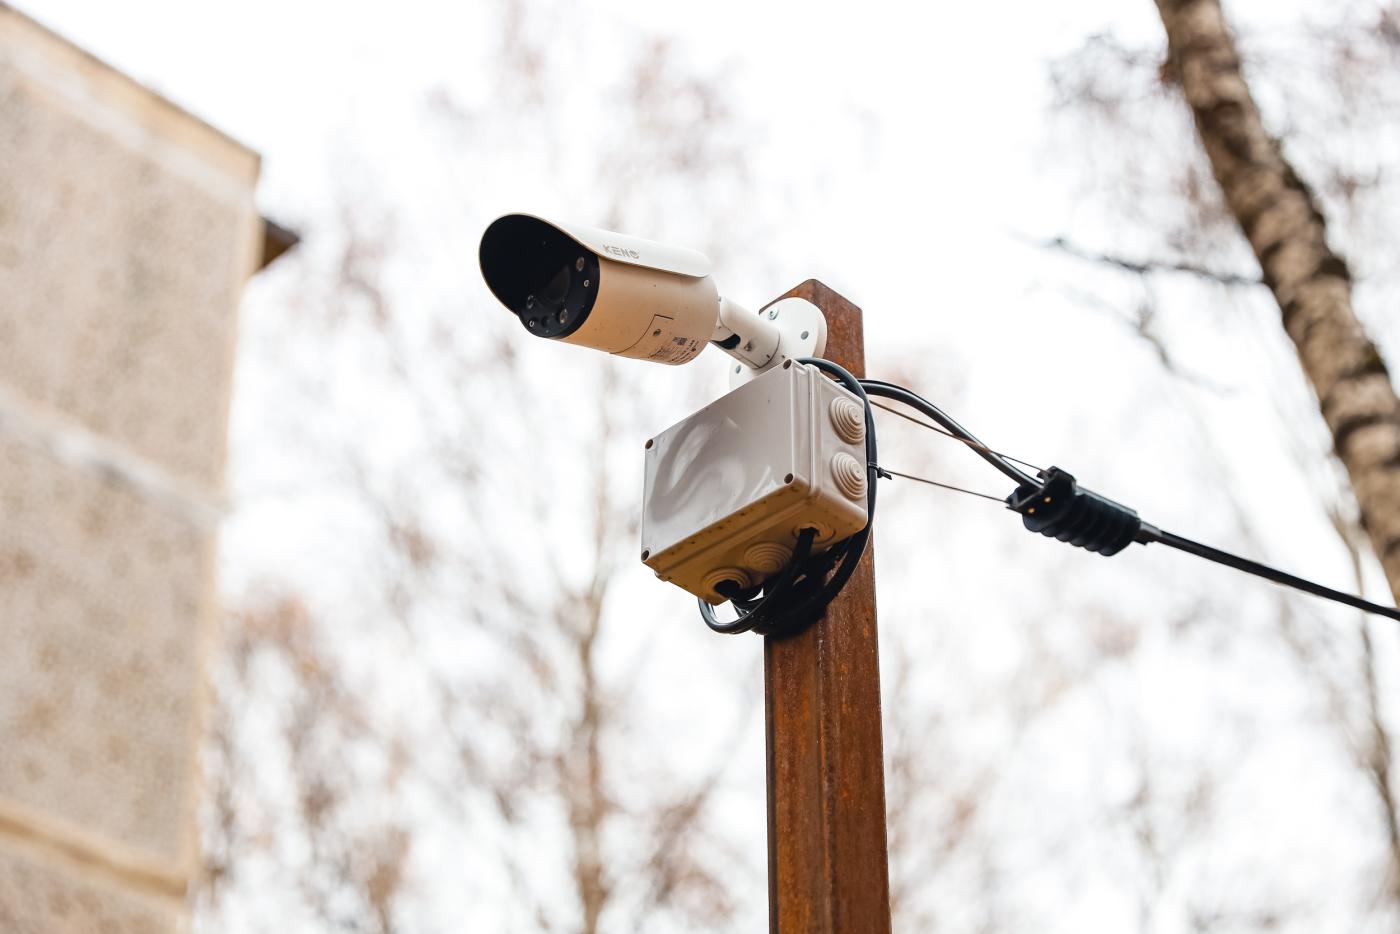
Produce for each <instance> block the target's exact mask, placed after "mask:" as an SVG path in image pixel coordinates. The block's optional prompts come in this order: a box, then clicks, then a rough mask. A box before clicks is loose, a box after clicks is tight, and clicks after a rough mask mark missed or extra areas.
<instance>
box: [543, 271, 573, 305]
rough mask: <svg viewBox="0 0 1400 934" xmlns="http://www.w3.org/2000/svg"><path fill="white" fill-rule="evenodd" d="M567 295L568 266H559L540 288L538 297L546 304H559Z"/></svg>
mask: <svg viewBox="0 0 1400 934" xmlns="http://www.w3.org/2000/svg"><path fill="white" fill-rule="evenodd" d="M568 295H569V267H568V266H564V267H561V268H560V270H559V271H558V272H557V273H555V274H554V278H553V279H550V280H549V283H548V284H547V285H546V286H545V287H544V289H543V290H542V292H541V294H540V297H541V298H542V299H543V300H544V303H545V304H546V305H554V306H556V307H557V306H559V305H561V304H563V302H564V299H565V298H567V297H568Z"/></svg>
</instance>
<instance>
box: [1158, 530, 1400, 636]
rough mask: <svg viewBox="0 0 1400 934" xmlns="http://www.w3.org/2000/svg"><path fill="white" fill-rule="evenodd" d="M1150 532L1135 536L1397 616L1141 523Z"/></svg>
mask: <svg viewBox="0 0 1400 934" xmlns="http://www.w3.org/2000/svg"><path fill="white" fill-rule="evenodd" d="M1141 534H1149V535H1152V537H1151V538H1143V537H1141V535H1140V537H1139V538H1138V541H1140V542H1143V543H1144V544H1146V543H1147V542H1149V541H1151V542H1161V543H1162V544H1163V545H1167V546H1169V547H1172V548H1175V549H1177V550H1179V551H1184V552H1186V553H1187V554H1188V555H1195V556H1196V557H1198V558H1205V559H1206V560H1207V561H1214V562H1215V563H1216V564H1223V565H1225V566H1226V567H1227V568H1234V569H1235V570H1236V571H1244V572H1245V573H1246V574H1253V575H1254V576H1255V577H1262V578H1264V579H1265V580H1269V581H1273V582H1274V583H1275V584H1283V585H1284V586H1285V587H1292V588H1293V589H1295V590H1301V591H1303V592H1304V593H1310V594H1312V595H1313V596H1315V597H1322V598H1323V599H1325V600H1334V601H1336V602H1337V603H1344V604H1346V605H1347V606H1350V607H1355V608H1356V609H1358V610H1365V611H1366V612H1367V613H1375V614H1376V615H1378V616H1385V617H1389V618H1390V619H1395V620H1400V610H1397V609H1394V608H1393V607H1388V606H1381V605H1380V604H1379V603H1372V602H1371V601H1369V600H1363V599H1361V598H1360V597H1357V596H1353V595H1352V594H1349V593H1343V592H1342V591H1340V590H1333V589H1332V588H1331V587H1324V586H1322V585H1321V584H1315V583H1313V582H1312V581H1310V580H1304V579H1303V578H1301V577H1295V576H1294V575H1292V574H1289V573H1287V572H1285V571H1280V570H1278V569H1277V568H1271V567H1269V566H1268V565H1267V564H1260V563H1259V562H1258V561H1251V560H1249V559H1248V558H1241V557H1240V556H1239V555H1232V554H1230V553H1229V552H1228V551H1221V550H1220V549H1219V548H1212V547H1211V546H1209V545H1202V544H1201V543H1200V542H1193V541H1191V539H1189V538H1182V537H1181V536H1180V535H1177V534H1175V533H1172V532H1164V531H1162V530H1161V529H1154V528H1152V527H1151V526H1144V528H1143V533H1141Z"/></svg>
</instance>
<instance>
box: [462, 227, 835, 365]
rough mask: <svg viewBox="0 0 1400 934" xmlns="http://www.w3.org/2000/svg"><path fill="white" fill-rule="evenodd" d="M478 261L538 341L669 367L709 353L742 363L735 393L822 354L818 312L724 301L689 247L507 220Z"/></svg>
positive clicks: (789, 303)
mask: <svg viewBox="0 0 1400 934" xmlns="http://www.w3.org/2000/svg"><path fill="white" fill-rule="evenodd" d="M479 254H480V261H481V273H482V277H483V278H484V279H485V280H486V285H487V287H488V288H490V290H491V292H492V294H494V295H495V296H496V298H497V299H498V300H499V301H500V302H501V304H503V305H505V306H506V308H507V309H508V310H509V311H510V312H511V313H512V314H514V315H515V316H516V318H517V319H518V320H519V321H520V323H521V325H522V326H523V327H524V328H525V329H526V330H527V331H529V332H530V333H531V334H534V335H535V336H537V337H545V338H549V339H551V340H558V341H563V342H564V343H567V344H580V345H582V346H584V347H592V348H594V349H596V350H602V351H605V352H607V353H611V354H617V355H618V356H622V357H632V358H635V359H639V360H651V361H654V362H656V363H667V364H673V365H675V364H681V363H688V362H689V361H691V360H693V359H694V358H695V357H697V356H699V354H700V352H701V351H702V350H704V349H705V345H706V344H707V343H714V344H715V345H716V346H718V347H720V348H721V349H722V350H724V351H725V352H726V353H728V354H729V355H731V356H732V357H734V358H735V359H736V360H737V361H738V363H737V364H736V367H735V368H733V369H732V371H731V373H730V383H731V385H738V384H740V383H742V382H746V381H747V380H748V379H751V378H752V377H753V375H755V374H757V373H758V372H762V371H764V370H766V369H768V368H770V367H772V366H774V365H777V364H779V363H781V362H783V361H784V360H787V359H795V358H799V357H805V356H820V355H821V354H822V352H823V351H824V350H825V346H826V320H825V318H824V317H823V316H822V314H821V312H820V311H819V310H818V309H817V308H816V306H814V305H811V303H809V302H804V301H803V300H801V299H786V300H784V302H782V303H781V304H782V305H783V306H784V309H783V311H784V315H785V317H784V316H780V314H779V313H778V312H777V311H773V310H771V309H768V310H766V312H767V313H765V314H758V315H755V314H753V313H752V312H750V311H747V310H746V309H744V308H742V307H741V306H739V305H737V304H735V303H734V302H731V301H729V300H728V299H725V298H723V297H721V296H720V293H719V289H718V287H717V286H716V285H715V281H714V278H713V277H712V275H711V263H710V260H709V258H708V257H706V256H705V255H704V254H703V253H699V252H697V251H695V250H690V249H686V248H685V247H677V246H671V245H669V244H664V243H657V242H656V241H654V240H646V239H643V238H641V237H631V236H628V235H626V234H619V233H614V232H612V231H607V230H599V229H596V228H593V227H585V226H582V225H578V224H564V223H559V222H555V221H548V220H545V219H544V218H541V217H537V216H534V215H531V214H507V215H505V216H503V217H500V218H497V219H496V220H495V221H493V222H492V223H491V224H490V225H489V226H488V227H487V228H486V232H485V233H484V234H482V237H481V248H480V251H479ZM794 303H801V304H802V305H804V306H806V307H805V308H800V309H799V308H795V307H793V305H794Z"/></svg>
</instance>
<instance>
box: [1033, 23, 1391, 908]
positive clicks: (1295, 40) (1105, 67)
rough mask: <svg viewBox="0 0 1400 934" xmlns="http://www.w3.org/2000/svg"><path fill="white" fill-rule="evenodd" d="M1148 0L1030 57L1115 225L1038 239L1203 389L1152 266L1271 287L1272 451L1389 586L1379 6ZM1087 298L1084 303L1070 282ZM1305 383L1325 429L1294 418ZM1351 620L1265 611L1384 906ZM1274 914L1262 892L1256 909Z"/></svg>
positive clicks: (1369, 724)
mask: <svg viewBox="0 0 1400 934" xmlns="http://www.w3.org/2000/svg"><path fill="white" fill-rule="evenodd" d="M1157 5H1158V9H1159V12H1160V14H1161V19H1162V22H1163V25H1164V26H1165V32H1166V38H1167V45H1166V48H1165V49H1161V48H1139V47H1135V46H1133V45H1130V44H1126V43H1123V42H1121V41H1120V40H1118V39H1117V38H1115V37H1114V36H1112V35H1108V34H1105V35H1098V36H1095V37H1093V38H1092V39H1091V40H1090V41H1088V42H1087V43H1086V44H1085V46H1084V47H1083V48H1082V49H1080V50H1079V51H1078V52H1077V53H1075V54H1073V55H1071V56H1069V57H1067V58H1065V59H1064V60H1061V61H1060V62H1058V63H1056V65H1055V66H1054V68H1053V69H1052V78H1053V82H1054V85H1055V88H1056V92H1057V102H1058V106H1059V107H1060V109H1061V112H1062V115H1063V120H1064V123H1065V125H1066V126H1070V127H1073V128H1074V132H1084V133H1086V134H1088V135H1089V137H1090V138H1091V139H1092V140H1093V141H1094V143H1093V144H1092V145H1090V146H1087V147H1084V148H1082V149H1079V150H1077V151H1078V152H1080V153H1081V154H1082V155H1083V157H1084V158H1086V159H1087V160H1089V162H1088V168H1089V173H1088V174H1086V175H1084V176H1083V179H1084V184H1085V186H1086V190H1087V191H1088V192H1090V193H1091V194H1092V195H1093V197H1094V200H1095V201H1096V202H1097V203H1098V205H1099V206H1100V209H1101V210H1104V211H1105V212H1106V216H1107V217H1108V218H1110V220H1109V223H1111V224H1114V226H1115V227H1116V228H1117V229H1118V230H1119V231H1120V232H1121V236H1120V237H1119V240H1118V243H1119V244H1120V246H1118V247H1117V248H1115V249H1112V250H1109V249H1100V248H1097V247H1094V246H1087V245H1085V244H1084V243H1083V241H1080V240H1076V239H1074V238H1072V237H1069V236H1066V235H1065V234H1063V233H1058V234H1056V235H1054V236H1052V237H1049V238H1046V239H1045V240H1044V241H1042V242H1043V244H1044V245H1045V246H1048V247H1050V248H1051V249H1053V250H1055V251H1056V252H1058V253H1060V254H1062V255H1066V256H1068V257H1070V259H1071V261H1073V262H1078V263H1082V262H1088V263H1090V264H1092V265H1095V266H1098V267H1099V268H1101V269H1103V270H1105V271H1106V273H1105V274H1106V275H1108V276H1109V277H1113V276H1117V277H1120V278H1123V279H1126V281H1128V282H1129V283H1132V284H1133V285H1135V287H1136V288H1137V289H1138V290H1139V291H1138V294H1139V296H1140V299H1139V300H1138V301H1137V302H1136V305H1137V311H1136V312H1135V313H1133V314H1132V315H1130V316H1129V320H1128V323H1129V325H1130V326H1131V327H1132V328H1133V329H1134V330H1135V331H1136V332H1137V334H1138V335H1139V336H1140V337H1141V338H1143V339H1144V340H1145V341H1147V342H1148V344H1149V345H1150V346H1152V347H1153V349H1154V353H1155V354H1156V355H1157V357H1158V359H1159V361H1160V362H1161V363H1162V364H1163V366H1164V367H1165V368H1166V369H1167V370H1168V371H1171V372H1173V373H1175V374H1176V375H1177V376H1181V377H1185V378H1186V379H1188V380H1191V381H1193V382H1195V383H1196V384H1197V385H1198V386H1204V387H1205V388H1206V389H1207V390H1208V391H1211V392H1219V391H1220V390H1221V387H1220V385H1219V381H1216V380H1203V379H1199V378H1198V376H1199V374H1193V373H1190V372H1188V371H1187V370H1186V369H1185V368H1184V367H1183V366H1182V365H1181V363H1180V360H1179V352H1180V351H1181V350H1182V347H1181V346H1175V347H1174V346H1173V343H1172V342H1171V341H1170V340H1169V339H1166V338H1164V337H1163V336H1162V334H1161V332H1160V330H1159V328H1158V324H1159V319H1160V318H1161V317H1162V316H1163V315H1170V314H1173V313H1176V314H1179V313H1180V312H1179V311H1178V309H1179V307H1180V306H1179V300H1178V301H1177V302H1172V301H1170V300H1164V299H1162V298H1161V297H1160V289H1159V286H1162V287H1165V286H1166V285H1167V284H1170V285H1171V287H1172V288H1174V289H1175V288H1179V287H1182V288H1184V287H1186V286H1187V285H1189V284H1195V289H1194V291H1193V292H1192V293H1191V294H1194V295H1195V296H1197V297H1198V298H1201V299H1204V300H1205V301H1208V302H1210V303H1213V304H1215V305H1216V306H1219V307H1222V308H1225V309H1230V310H1233V311H1235V312H1236V313H1237V314H1238V313H1239V311H1240V310H1241V309H1243V308H1246V307H1252V306H1254V305H1258V304H1259V303H1261V302H1262V301H1263V300H1264V298H1265V297H1267V298H1269V299H1271V300H1272V302H1273V304H1274V307H1275V311H1276V313H1279V314H1281V320H1282V323H1283V326H1284V331H1285V333H1286V334H1287V336H1288V338H1289V339H1290V341H1291V343H1292V345H1293V347H1294V348H1295V349H1296V351H1297V359H1298V361H1300V362H1301V363H1302V370H1303V373H1304V374H1305V375H1306V377H1307V380H1308V383H1309V385H1310V387H1311V389H1312V391H1313V393H1314V396H1313V397H1312V399H1311V400H1309V398H1308V395H1307V392H1306V390H1305V389H1304V388H1303V386H1302V384H1301V383H1300V381H1299V380H1298V379H1297V376H1296V375H1294V374H1296V373H1297V371H1296V369H1293V363H1292V362H1290V361H1288V360H1287V359H1284V357H1283V356H1282V355H1281V354H1279V353H1277V352H1276V351H1275V350H1274V349H1272V348H1273V345H1272V344H1271V343H1270V342H1269V341H1268V340H1264V341H1262V342H1261V343H1262V344H1263V345H1264V346H1266V347H1269V348H1271V349H1270V350H1269V352H1268V353H1267V354H1266V364H1267V365H1266V367H1265V370H1266V372H1267V373H1268V374H1269V376H1268V378H1269V379H1270V380H1271V386H1272V388H1273V389H1274V393H1273V395H1274V398H1275V400H1276V405H1277V406H1278V409H1279V415H1280V418H1279V422H1280V425H1281V426H1282V428H1281V434H1282V436H1283V437H1284V439H1285V444H1286V446H1287V448H1288V449H1289V450H1290V451H1291V453H1292V461H1293V466H1294V468H1295V469H1296V470H1297V471H1298V472H1299V473H1300V474H1301V475H1303V476H1306V477H1308V478H1310V481H1311V486H1312V487H1313V489H1314V490H1315V491H1316V493H1317V502H1318V504H1319V505H1320V507H1321V509H1322V511H1323V512H1324V513H1325V515H1326V517H1327V521H1328V522H1329V524H1330V525H1331V526H1332V527H1333V528H1334V529H1335V530H1336V531H1337V533H1338V540H1339V542H1340V543H1341V545H1342V547H1343V548H1344V549H1345V551H1346V553H1347V555H1348V556H1349V560H1350V562H1351V564H1352V566H1353V568H1354V569H1355V575H1354V576H1355V581H1354V583H1355V586H1356V587H1357V588H1358V589H1360V588H1361V587H1362V586H1363V585H1364V583H1365V580H1364V575H1363V567H1364V563H1365V562H1364V560H1363V554H1364V552H1365V550H1366V549H1365V545H1364V544H1363V543H1366V542H1369V546H1370V551H1371V553H1372V554H1374V555H1375V556H1377V557H1378V558H1379V560H1380V563H1381V566H1382V568H1383V570H1384V572H1385V575H1386V578H1387V580H1388V581H1389V583H1390V586H1391V589H1392V591H1393V592H1394V593H1396V594H1398V595H1400V571H1397V565H1396V563H1395V558H1396V555H1397V549H1396V546H1395V545H1394V544H1393V540H1394V538H1395V533H1396V530H1397V529H1400V526H1397V523H1400V504H1398V503H1397V501H1396V499H1395V493H1394V492H1393V491H1394V490H1395V489H1397V486H1396V483H1397V478H1400V474H1397V473H1396V464H1397V461H1396V460H1395V458H1394V456H1393V453H1391V452H1392V451H1393V450H1394V446H1395V444H1396V443H1397V440H1400V416H1397V412H1400V406H1398V405H1397V402H1396V396H1395V391H1394V388H1393V386H1392V383H1391V380H1390V377H1389V374H1388V371H1387V369H1386V367H1385V364H1384V362H1383V361H1382V359H1381V355H1380V352H1379V350H1378V349H1377V348H1376V346H1375V344H1374V343H1373V342H1372V340H1371V339H1370V338H1369V337H1368V336H1367V332H1366V328H1365V327H1364V326H1363V321H1364V320H1366V312H1367V309H1368V307H1369V306H1371V305H1372V304H1373V303H1374V302H1375V301H1376V299H1377V297H1378V296H1379V290H1381V289H1383V288H1385V287H1387V286H1386V285H1385V284H1386V283H1390V282H1391V280H1392V279H1393V262H1392V261H1391V260H1390V256H1391V254H1393V244H1394V242H1395V241H1394V236H1395V234H1394V231H1393V230H1392V229H1388V228H1387V225H1386V223H1385V222H1384V218H1385V217H1386V216H1391V217H1393V213H1392V212H1391V207H1392V206H1393V204H1394V198H1395V197H1396V193H1397V189H1396V187H1395V186H1394V184H1393V183H1392V181H1391V180H1390V179H1389V177H1388V172H1387V165H1386V157H1385V155H1384V152H1385V149H1384V145H1383V144H1381V143H1380V141H1381V140H1383V139H1384V138H1385V136H1386V134H1388V133H1393V131H1394V129H1395V126H1396V123H1395V120H1396V112H1397V111H1396V109H1395V106H1394V105H1395V100H1396V96H1397V94H1400V85H1397V82H1396V81H1395V80H1394V78H1393V69H1394V65H1395V63H1396V60H1397V56H1400V45H1397V42H1396V29H1395V23H1396V22H1397V11H1396V8H1395V7H1394V6H1393V5H1392V4H1388V3H1381V4H1373V3H1356V4H1343V5H1338V7H1337V8H1336V10H1334V11H1332V12H1331V14H1330V15H1329V16H1327V17H1319V18H1318V19H1317V20H1316V21H1313V22H1309V23H1307V24H1306V25H1304V26H1302V27H1299V28H1297V29H1295V30H1293V31H1286V30H1281V29H1275V30H1272V31H1270V30H1260V31H1257V32H1249V31H1246V32H1245V33H1244V34H1243V36H1242V38H1237V36H1236V34H1235V33H1234V32H1233V31H1232V30H1231V28H1230V27H1229V25H1228V24H1227V23H1226V20H1225V17H1224V14H1223V12H1222V10H1221V7H1220V4H1219V3H1218V2H1216V0H1186V2H1175V0H1161V2H1159V3H1158V4H1157ZM1256 101H1261V102H1262V104H1263V106H1262V107H1261V105H1260V104H1259V103H1256ZM1261 111H1262V112H1261ZM1193 127H1194V134H1193V133H1192V128H1193ZM1191 135H1195V136H1196V139H1197V140H1198V141H1199V142H1200V144H1201V145H1200V147H1199V148H1198V147H1196V146H1195V145H1193V144H1192V143H1191V139H1190V137H1191ZM1091 178H1092V181H1090V179H1091ZM1305 179H1308V180H1310V181H1305ZM1241 235H1243V236H1241ZM1122 244H1127V249H1126V250H1125V249H1124V248H1123V246H1122ZM1344 255H1346V256H1347V259H1346V260H1343V258H1342V257H1343V256H1344ZM1117 294H1118V295H1119V296H1121V295H1122V294H1123V293H1122V292H1119V293H1117ZM1087 300H1088V301H1089V302H1091V303H1094V304H1096V305H1104V304H1105V302H1104V299H1102V298H1100V297H1098V296H1095V295H1092V294H1089V295H1088V296H1087ZM1107 304H1108V305H1110V306H1111V305H1120V306H1121V304H1122V299H1121V297H1120V298H1115V299H1110V300H1108V303H1107ZM1376 320H1378V319H1376ZM1221 326H1222V330H1223V329H1224V321H1222V322H1221ZM1259 326H1260V327H1263V326H1266V322H1262V321H1261V323H1260V325H1259ZM1251 349H1252V348H1251ZM1245 352H1246V350H1245V349H1244V348H1242V351H1241V353H1242V355H1243V354H1244V353H1245ZM1226 382H1228V381H1226ZM1319 400H1320V408H1321V413H1322V416H1323V419H1324V421H1325V423H1326V426H1327V429H1328V433H1327V434H1325V435H1324V434H1323V433H1322V432H1321V431H1319V430H1316V429H1315V428H1314V426H1317V419H1316V412H1317V411H1318V405H1319ZM1309 408H1311V409H1312V414H1311V415H1310V414H1309V412H1308V409H1309ZM1198 417H1199V413H1198ZM1318 427H1320V426H1318ZM1201 433H1202V435H1203V436H1204V435H1205V434H1208V432H1206V431H1205V430H1204V429H1201ZM1207 448H1209V445H1207ZM1212 460H1213V461H1214V463H1215V464H1216V465H1217V476H1219V477H1222V478H1224V477H1227V476H1228V475H1229V471H1228V469H1227V468H1225V467H1223V464H1222V459H1221V457H1220V455H1219V452H1218V451H1214V452H1213V454H1212ZM1235 525H1236V530H1237V538H1238V540H1239V541H1240V542H1241V543H1242V544H1243V545H1244V546H1246V547H1248V548H1250V549H1251V550H1252V551H1254V552H1255V553H1263V542H1262V541H1261V540H1260V538H1259V537H1258V536H1257V535H1256V534H1254V532H1253V530H1252V529H1251V527H1250V523H1249V522H1248V520H1247V518H1246V517H1245V516H1244V515H1243V514H1242V513H1239V512H1238V511H1237V512H1236V514H1235ZM1373 625H1374V624H1373V623H1372V622H1370V621H1369V620H1367V619H1361V620H1360V621H1359V622H1358V624H1357V629H1356V630H1355V632H1354V633H1353V634H1347V633H1345V632H1343V631H1339V630H1337V629H1336V627H1335V625H1333V624H1330V623H1322V622H1320V621H1318V620H1316V619H1314V618H1313V617H1312V616H1311V615H1310V611H1309V610H1308V608H1307V606H1306V605H1305V604H1302V603H1299V602H1298V601H1295V600H1291V599H1283V600H1281V601H1280V603H1279V611H1278V626H1277V629H1276V631H1277V632H1278V634H1279V635H1280V636H1281V637H1282V639H1283V642H1284V644H1285V645H1286V646H1287V647H1288V649H1289V651H1290V652H1291V653H1292V655H1293V656H1294V658H1295V660H1296V661H1297V662H1298V664H1299V665H1300V667H1301V669H1302V670H1303V671H1304V672H1305V673H1306V674H1307V676H1308V678H1309V680H1310V681H1311V682H1312V683H1313V684H1314V685H1315V687H1316V690H1317V693H1318V695H1319V697H1320V700H1321V703H1322V707H1323V709H1324V710H1325V711H1326V716H1327V719H1328V720H1329V722H1331V723H1332V724H1333V726H1334V727H1335V728H1336V729H1337V731H1338V734H1339V735H1340V736H1341V737H1342V738H1343V740H1344V744H1345V748H1346V750H1347V751H1348V754H1349V755H1351V756H1352V757H1354V759H1355V761H1356V763H1357V765H1358V766H1359V767H1360V769H1361V770H1362V774H1364V775H1365V776H1366V778H1367V784H1368V785H1369V787H1370V789H1371V791H1372V793H1373V794H1374V796H1375V802H1376V806H1377V810H1378V812H1379V820H1378V821H1377V825H1378V826H1379V827H1380V828H1381V830H1382V833H1381V840H1382V841H1383V843H1384V847H1385V852H1386V853H1387V863H1388V868H1387V870H1386V872H1385V876H1386V879H1387V882H1386V885H1385V886H1384V891H1385V893H1386V894H1384V895H1383V896H1382V898H1381V902H1382V903H1383V904H1388V905H1389V908H1388V911H1387V912H1386V913H1387V914H1388V915H1389V916H1392V917H1393V915H1394V912H1395V910H1396V906H1397V905H1400V888H1397V886H1396V883H1397V880H1400V848H1397V846H1396V841H1397V827H1400V825H1398V824H1397V821H1396V812H1395V801H1394V788H1393V781H1392V777H1391V772H1392V768H1393V765H1392V761H1393V760H1392V751H1391V740H1390V737H1389V732H1388V727H1387V725H1386V715H1385V710H1386V707H1387V703H1388V702H1387V699H1386V697H1385V696H1384V692H1383V690H1382V687H1381V685H1382V684H1383V683H1384V682H1383V679H1382V678H1381V676H1380V673H1379V663H1378V659H1377V657H1376V651H1375V645H1374V640H1373V629H1372V627H1373ZM1231 910H1232V909H1231V908H1230V906H1213V907H1211V908H1209V909H1203V910H1202V913H1201V915H1200V918H1201V919H1202V921H1201V923H1202V924H1214V923H1221V922H1222V921H1223V920H1224V916H1225V915H1229V914H1230V912H1231ZM1284 915H1286V912H1283V911H1281V910H1280V911H1276V912H1275V916H1274V922H1273V923H1278V920H1279V918H1281V917H1283V916H1284ZM1256 920H1258V921H1259V923H1261V924H1262V923H1263V920H1262V916H1260V918H1259V919H1256Z"/></svg>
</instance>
